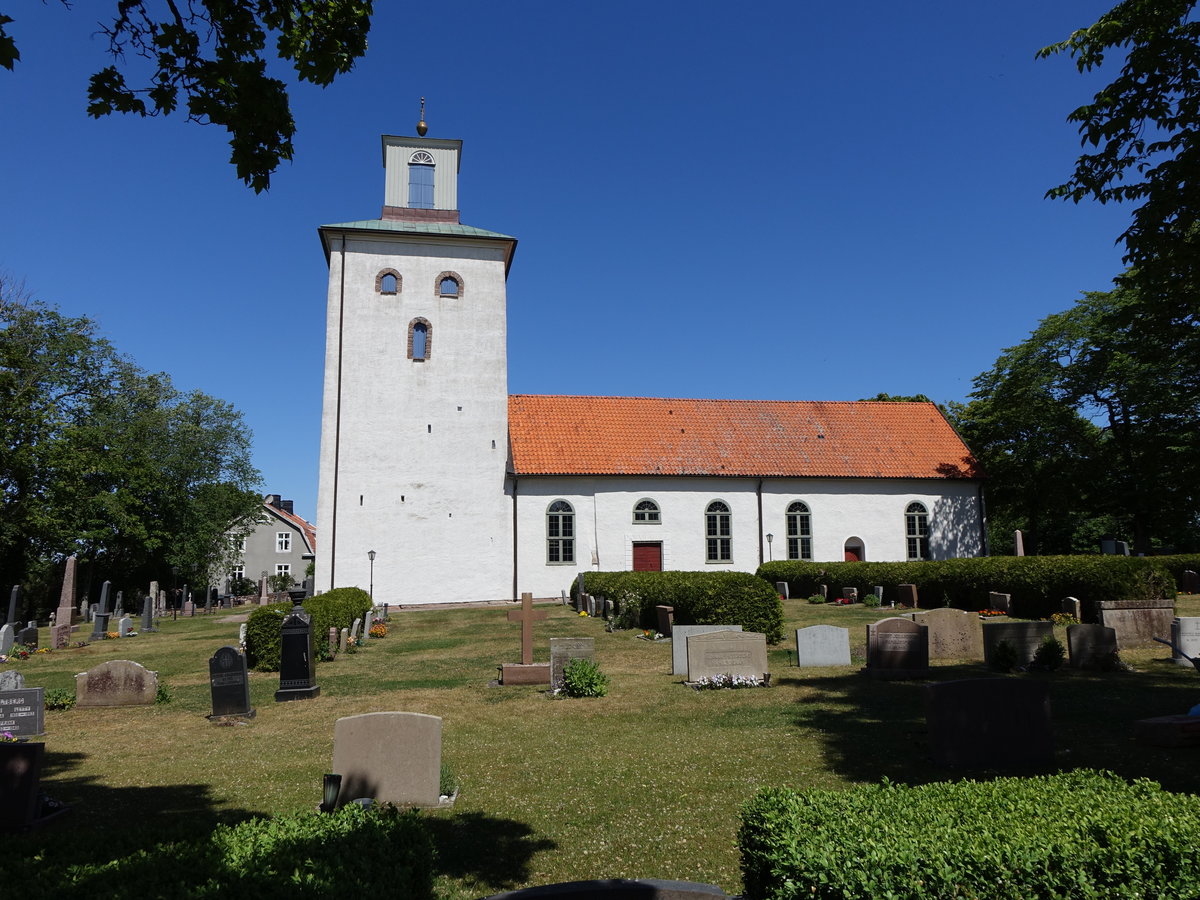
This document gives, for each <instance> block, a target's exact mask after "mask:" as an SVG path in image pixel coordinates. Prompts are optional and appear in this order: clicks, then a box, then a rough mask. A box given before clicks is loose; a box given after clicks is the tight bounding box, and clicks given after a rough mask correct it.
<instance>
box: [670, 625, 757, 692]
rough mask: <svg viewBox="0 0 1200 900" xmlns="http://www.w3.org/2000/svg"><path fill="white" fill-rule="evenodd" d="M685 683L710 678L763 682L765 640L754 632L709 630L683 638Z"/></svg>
mask: <svg viewBox="0 0 1200 900" xmlns="http://www.w3.org/2000/svg"><path fill="white" fill-rule="evenodd" d="M687 666H688V673H687V680H688V681H699V680H700V679H701V678H712V677H713V676H714V675H733V676H735V677H737V676H740V677H742V678H754V679H763V678H765V677H766V676H767V674H768V670H767V637H766V635H764V634H759V633H758V632H756V631H710V632H708V633H707V634H693V635H692V636H691V637H689V638H688V639H687Z"/></svg>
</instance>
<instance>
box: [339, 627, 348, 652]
mask: <svg viewBox="0 0 1200 900" xmlns="http://www.w3.org/2000/svg"><path fill="white" fill-rule="evenodd" d="M349 644H350V629H349V628H343V629H342V631H341V633H340V634H339V635H338V652H339V653H345V652H346V647H348V646H349Z"/></svg>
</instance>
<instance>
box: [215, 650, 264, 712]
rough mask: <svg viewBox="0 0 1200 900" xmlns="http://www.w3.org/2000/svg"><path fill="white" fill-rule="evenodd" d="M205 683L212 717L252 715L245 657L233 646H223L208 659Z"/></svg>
mask: <svg viewBox="0 0 1200 900" xmlns="http://www.w3.org/2000/svg"><path fill="white" fill-rule="evenodd" d="M208 683H209V687H210V688H211V690H212V718H217V717H219V716H253V715H254V708H253V707H251V706H250V675H249V673H248V672H247V671H246V657H244V656H242V654H240V653H238V652H237V650H235V649H234V648H233V647H222V648H221V649H220V650H218V651H217V652H216V653H214V654H213V655H212V656H211V657H210V658H209V660H208Z"/></svg>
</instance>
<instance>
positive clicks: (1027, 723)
mask: <svg viewBox="0 0 1200 900" xmlns="http://www.w3.org/2000/svg"><path fill="white" fill-rule="evenodd" d="M925 721H926V724H927V725H928V727H929V747H930V753H931V755H932V756H933V761H934V762H935V763H937V764H938V765H940V766H946V767H949V768H962V769H1011V768H1024V767H1028V766H1045V765H1051V764H1053V762H1054V734H1053V731H1052V729H1051V725H1050V688H1049V685H1048V684H1047V683H1046V682H1045V681H1038V680H1032V679H1025V678H969V679H964V680H962V681H944V682H942V683H941V684H931V685H927V686H926V688H925Z"/></svg>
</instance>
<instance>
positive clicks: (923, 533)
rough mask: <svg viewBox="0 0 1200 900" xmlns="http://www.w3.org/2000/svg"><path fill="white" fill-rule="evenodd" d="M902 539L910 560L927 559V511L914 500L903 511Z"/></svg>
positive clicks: (921, 504)
mask: <svg viewBox="0 0 1200 900" xmlns="http://www.w3.org/2000/svg"><path fill="white" fill-rule="evenodd" d="M904 538H905V541H906V543H907V545H908V558H909V559H910V560H917V559H929V511H928V510H927V509H925V504H923V503H917V502H916V501H915V500H914V501H913V502H912V503H910V504H908V508H907V509H906V510H904Z"/></svg>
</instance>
